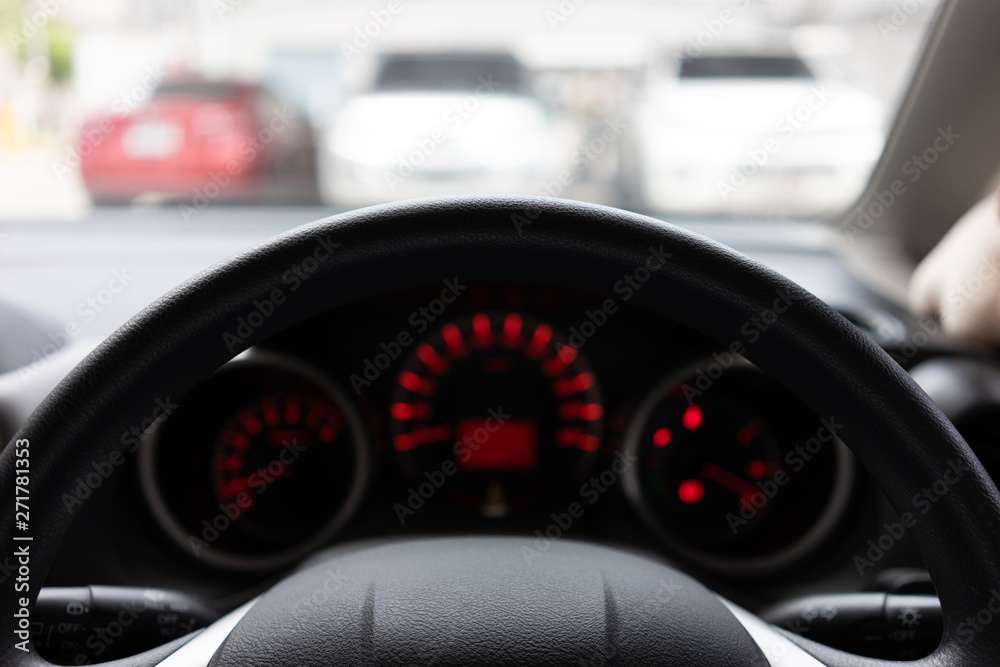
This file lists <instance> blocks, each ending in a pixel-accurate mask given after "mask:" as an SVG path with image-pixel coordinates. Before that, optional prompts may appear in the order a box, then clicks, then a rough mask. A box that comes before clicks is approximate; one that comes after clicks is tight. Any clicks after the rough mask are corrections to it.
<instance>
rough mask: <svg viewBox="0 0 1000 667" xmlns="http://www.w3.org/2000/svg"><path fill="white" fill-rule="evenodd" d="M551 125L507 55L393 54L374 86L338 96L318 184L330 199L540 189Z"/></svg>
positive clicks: (553, 157)
mask: <svg viewBox="0 0 1000 667" xmlns="http://www.w3.org/2000/svg"><path fill="white" fill-rule="evenodd" d="M558 135H559V133H558V132H557V131H555V130H554V123H553V122H552V120H551V118H550V115H549V114H548V112H547V110H546V109H545V107H544V105H543V104H542V103H541V102H540V101H539V100H537V99H536V98H534V97H531V96H530V95H526V94H524V93H523V92H522V86H521V76H520V71H519V68H518V67H517V66H516V64H515V63H514V61H513V59H512V58H510V57H509V56H507V57H502V56H499V57H492V56H490V57H483V56H475V55H471V56H470V55H468V54H444V55H430V56H428V55H411V54H407V55H394V56H390V57H387V58H384V59H383V61H382V64H381V66H380V70H379V75H378V78H377V83H376V86H375V90H374V91H373V92H371V93H369V94H366V95H361V96H359V97H356V98H354V99H353V100H350V101H349V102H347V103H346V104H344V106H343V107H341V109H340V112H339V113H338V114H337V115H336V117H335V119H334V120H333V122H332V124H331V127H330V128H329V130H328V131H327V132H326V135H325V138H324V140H323V146H322V147H321V149H320V166H319V170H320V183H321V188H322V193H323V196H324V200H325V201H326V202H327V203H328V204H330V205H334V206H362V205H368V204H373V203H379V202H385V201H394V200H399V199H408V198H411V197H422V196H431V195H440V194H455V193H471V192H507V193H521V194H539V193H540V192H541V191H542V189H543V184H544V181H545V179H546V177H549V176H550V175H551V174H552V173H554V172H556V171H558V166H559V164H560V158H561V157H562V156H561V153H560V141H559V139H558V138H557V136H558Z"/></svg>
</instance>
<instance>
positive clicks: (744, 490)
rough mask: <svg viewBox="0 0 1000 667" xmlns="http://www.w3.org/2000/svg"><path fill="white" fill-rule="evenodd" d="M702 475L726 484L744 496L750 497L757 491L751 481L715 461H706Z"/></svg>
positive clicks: (737, 493)
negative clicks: (716, 463)
mask: <svg viewBox="0 0 1000 667" xmlns="http://www.w3.org/2000/svg"><path fill="white" fill-rule="evenodd" d="M701 475H702V477H704V478H705V479H707V480H711V481H713V482H715V483H716V484H718V485H720V486H724V487H725V488H727V489H729V490H730V491H732V492H733V493H735V494H736V495H738V496H742V497H750V496H752V495H753V494H754V493H756V491H757V487H755V486H754V485H753V484H751V483H750V482H748V481H746V480H745V479H743V478H742V477H740V476H739V475H736V474H733V473H731V472H729V471H728V470H726V469H725V468H721V467H719V466H717V465H715V464H714V463H706V464H705V465H703V466H702V467H701Z"/></svg>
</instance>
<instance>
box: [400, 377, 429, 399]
mask: <svg viewBox="0 0 1000 667" xmlns="http://www.w3.org/2000/svg"><path fill="white" fill-rule="evenodd" d="M399 384H401V385H403V387H404V388H406V389H409V390H410V391H412V392H414V393H416V394H423V395H425V396H426V395H427V394H433V393H434V389H435V385H434V380H431V379H428V378H423V377H420V376H419V375H417V374H416V373H413V372H412V371H403V372H402V373H400V374H399Z"/></svg>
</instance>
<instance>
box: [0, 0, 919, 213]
mask: <svg viewBox="0 0 1000 667" xmlns="http://www.w3.org/2000/svg"><path fill="white" fill-rule="evenodd" d="M936 11H937V3H936V0H913V1H912V2H903V3H899V2H891V1H889V0H885V1H882V0H799V1H791V0H789V1H782V2H777V1H774V0H697V1H695V0H674V1H664V2H653V1H651V0H614V1H612V0H563V1H561V2H559V1H556V0H508V1H506V2H498V1H495V0H494V1H492V2H478V1H475V0H372V1H371V2H364V3H359V2H331V1H320V0H300V1H298V2H294V3H289V2H280V1H278V0H193V1H192V0H114V1H110V2H109V1H102V2H98V1H88V0H52V1H51V2H40V1H37V0H23V1H22V0H0V35H2V36H3V41H4V48H0V221H7V222H20V221H28V222H33V221H74V220H86V219H91V218H94V217H100V216H101V215H102V212H104V211H110V210H111V209H112V208H119V209H120V208H121V207H122V206H130V207H135V208H136V209H138V210H140V211H141V210H145V209H149V208H153V209H157V210H159V211H164V210H166V211H173V212H175V213H176V220H177V221H178V222H181V223H191V222H192V221H193V220H195V219H196V218H197V217H198V216H199V215H201V214H202V213H204V212H205V211H206V210H211V209H218V208H220V207H234V206H236V207H249V206H314V207H322V208H323V209H328V210H330V211H331V212H333V211H338V210H345V209H350V208H355V207H358V206H366V205H370V204H378V203H382V202H387V201H394V200H400V199H407V198H411V197H423V196H434V195H449V194H466V193H510V194H526V195H542V196H552V197H565V198H570V199H578V200H584V201H589V202H594V203H599V204H608V205H613V206H620V207H623V208H628V209H632V210H638V211H643V212H648V213H651V214H654V215H662V216H673V218H675V219H676V218H684V217H689V218H704V219H732V218H743V219H746V218H755V219H761V218H764V219H772V218H774V219H784V218H798V219H816V218H823V217H826V218H831V217H833V216H835V215H836V214H837V212H838V211H842V210H844V209H845V208H846V207H847V206H849V205H850V204H851V202H852V201H853V200H854V199H855V198H856V197H857V196H858V195H859V193H860V192H861V190H862V189H863V187H864V185H865V184H866V183H867V180H868V178H869V176H870V174H871V172H872V169H873V167H874V165H875V162H876V161H877V160H878V158H879V156H880V154H881V151H882V148H883V146H884V143H885V140H886V137H887V135H888V130H889V126H890V124H891V122H892V119H893V117H894V112H895V109H896V107H897V104H898V101H899V99H900V96H901V93H902V90H903V89H904V87H905V84H906V82H907V79H908V75H909V74H910V73H911V71H912V68H913V66H914V63H915V60H916V58H917V56H918V55H919V51H920V48H921V44H922V40H923V37H924V35H925V34H926V31H927V27H928V25H929V24H930V23H931V21H932V20H933V18H934V16H935V13H936Z"/></svg>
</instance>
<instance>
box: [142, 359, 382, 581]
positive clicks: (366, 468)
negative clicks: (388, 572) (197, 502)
mask: <svg viewBox="0 0 1000 667" xmlns="http://www.w3.org/2000/svg"><path fill="white" fill-rule="evenodd" d="M248 367H249V368H254V367H258V368H272V369H277V370H280V371H283V372H285V373H290V374H292V375H297V376H299V377H301V378H303V379H305V380H307V381H309V382H311V383H312V384H314V385H315V386H316V387H317V388H319V389H320V390H322V391H323V393H324V394H325V395H326V397H327V398H329V399H330V400H331V401H332V402H333V403H335V404H336V406H337V408H338V409H339V410H340V411H341V413H342V414H343V416H344V423H345V424H346V426H347V428H348V429H349V430H350V432H351V435H352V442H353V447H354V460H355V465H354V472H353V475H352V478H351V480H352V481H351V487H350V489H349V490H348V492H347V494H346V495H345V496H344V502H343V503H342V505H341V506H340V508H339V509H338V510H337V512H335V513H334V514H333V515H332V516H331V518H330V520H329V521H328V522H326V523H325V524H323V525H322V527H321V528H319V530H317V531H316V532H315V533H314V534H312V535H311V536H310V537H309V538H307V539H304V540H302V541H300V542H298V543H297V544H296V545H295V546H292V547H288V548H285V549H281V550H278V551H274V552H270V553H263V554H241V553H238V552H234V551H226V550H222V549H219V548H217V547H212V548H208V549H204V550H203V551H202V552H201V553H200V554H198V555H195V554H193V553H192V552H191V549H190V546H189V543H188V540H189V538H190V537H191V531H190V530H189V529H188V528H186V527H185V526H184V525H183V524H182V523H181V521H179V520H178V519H177V517H176V516H174V513H173V512H172V511H171V509H170V507H169V506H168V503H167V501H166V498H165V496H164V494H163V490H162V488H161V486H160V480H159V476H158V475H157V470H156V454H157V449H158V447H159V445H160V440H161V436H162V433H163V425H164V424H165V423H166V419H158V420H157V421H155V422H154V423H153V424H152V425H151V426H150V427H149V428H148V429H146V431H145V432H144V433H143V434H142V436H141V438H140V446H139V452H138V464H139V477H140V483H141V487H142V492H143V495H144V496H145V499H146V503H147V505H148V506H149V508H150V510H151V511H152V513H153V516H154V518H155V519H156V521H157V523H158V524H159V525H160V527H161V528H162V529H163V530H164V532H165V533H166V535H167V537H168V538H170V540H171V542H173V543H174V544H175V545H176V546H178V547H179V548H180V550H181V551H182V552H183V553H185V554H186V555H187V556H189V557H190V558H192V559H194V560H196V561H198V562H200V563H205V564H206V565H211V566H214V567H217V568H222V569H227V570H236V571H240V572H263V571H271V570H276V569H278V568H281V567H284V566H286V565H289V564H291V563H294V562H295V561H297V560H300V559H301V558H303V557H305V556H307V555H308V554H310V553H312V552H313V551H315V550H316V549H317V548H319V547H321V546H323V545H325V544H326V543H327V542H329V541H330V540H331V539H332V538H333V537H335V536H336V535H337V534H338V533H339V532H340V531H341V529H343V528H344V526H345V525H346V524H347V522H348V521H349V520H350V519H351V518H352V517H353V515H354V514H355V513H356V512H357V510H358V508H359V506H360V505H361V502H362V500H363V499H364V496H365V493H366V492H367V489H368V485H369V482H370V477H371V471H372V465H373V461H372V446H371V439H370V437H369V435H368V430H367V428H366V427H365V423H364V420H363V419H362V417H361V414H360V412H359V411H358V408H357V406H356V405H355V403H354V401H353V400H352V399H351V398H350V396H349V395H348V394H347V392H346V391H344V390H343V389H342V388H341V387H340V385H338V384H337V383H336V382H335V381H334V380H333V379H331V378H330V377H328V376H327V375H326V374H324V373H322V372H320V371H319V370H317V369H315V368H313V367H312V366H310V365H308V364H306V363H304V362H302V361H299V360H298V359H295V358H293V357H290V356H288V355H285V354H281V353H277V352H271V351H266V352H265V351H261V350H257V349H254V348H251V349H249V350H247V351H245V352H243V353H242V354H240V355H238V356H236V357H235V358H233V359H232V360H230V361H229V362H227V363H226V364H224V365H223V366H221V367H220V368H219V369H218V370H216V371H215V372H214V373H212V374H211V375H210V376H208V377H207V378H205V379H204V380H202V383H209V382H213V381H217V380H218V379H219V378H220V377H224V376H225V375H227V374H228V373H230V372H231V371H233V370H234V369H245V368H248Z"/></svg>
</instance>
